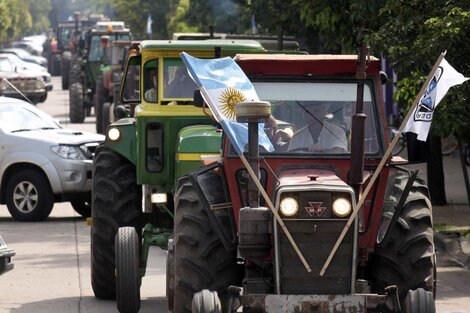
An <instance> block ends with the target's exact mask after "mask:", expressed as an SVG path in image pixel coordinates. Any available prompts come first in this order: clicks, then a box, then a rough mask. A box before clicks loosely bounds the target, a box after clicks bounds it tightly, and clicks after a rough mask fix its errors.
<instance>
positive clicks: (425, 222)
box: [371, 179, 436, 304]
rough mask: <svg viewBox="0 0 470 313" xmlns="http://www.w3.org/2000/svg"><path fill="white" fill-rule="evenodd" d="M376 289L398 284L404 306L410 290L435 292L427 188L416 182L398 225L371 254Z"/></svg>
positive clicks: (393, 225)
mask: <svg viewBox="0 0 470 313" xmlns="http://www.w3.org/2000/svg"><path fill="white" fill-rule="evenodd" d="M371 261H372V264H371V274H372V277H371V279H372V282H373V289H374V291H375V292H382V291H383V290H384V288H385V287H387V286H391V285H396V286H397V287H398V292H399V296H400V301H401V303H402V304H403V303H404V300H405V298H406V296H407V294H408V291H409V290H415V289H418V288H423V289H424V290H427V291H430V292H431V294H432V293H433V292H434V291H435V288H436V286H435V283H436V282H435V266H436V264H435V252H434V241H433V229H432V208H431V201H430V200H429V192H428V188H427V187H426V186H425V184H424V182H423V181H422V180H420V179H417V180H416V181H415V182H414V183H413V186H412V188H411V190H410V193H409V195H408V197H407V199H406V201H405V205H404V207H403V210H402V211H401V214H400V216H399V218H398V219H397V221H396V223H394V224H390V225H389V228H388V231H387V236H386V237H385V239H384V240H383V241H382V242H381V243H380V244H378V245H377V246H376V250H375V252H374V254H373V255H372V260H371Z"/></svg>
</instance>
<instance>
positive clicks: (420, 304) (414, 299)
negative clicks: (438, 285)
mask: <svg viewBox="0 0 470 313" xmlns="http://www.w3.org/2000/svg"><path fill="white" fill-rule="evenodd" d="M402 311H403V312H405V313H436V303H435V301H434V297H433V295H432V293H431V292H429V291H426V290H424V289H422V288H418V289H416V290H410V291H408V295H407V296H406V299H405V306H404V308H403V310H402Z"/></svg>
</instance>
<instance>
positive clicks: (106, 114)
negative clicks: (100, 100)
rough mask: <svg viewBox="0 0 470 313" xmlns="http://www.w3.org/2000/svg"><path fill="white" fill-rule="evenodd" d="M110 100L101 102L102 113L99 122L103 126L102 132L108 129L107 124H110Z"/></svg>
mask: <svg viewBox="0 0 470 313" xmlns="http://www.w3.org/2000/svg"><path fill="white" fill-rule="evenodd" d="M111 107H112V106H111V102H105V103H104V104H103V115H102V118H101V121H102V122H101V123H102V125H103V126H102V127H103V134H104V133H106V129H108V126H109V125H110V124H111V119H110V114H112V112H111V111H110V110H111Z"/></svg>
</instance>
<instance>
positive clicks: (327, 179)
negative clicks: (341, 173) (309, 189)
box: [278, 168, 348, 188]
mask: <svg viewBox="0 0 470 313" xmlns="http://www.w3.org/2000/svg"><path fill="white" fill-rule="evenodd" d="M278 179H279V183H280V184H279V188H282V187H285V186H294V185H295V186H309V185H320V186H321V185H324V186H327V185H328V186H332V185H333V186H343V187H346V186H348V185H347V184H346V183H345V182H344V181H342V180H341V179H340V178H339V177H338V175H337V174H336V173H335V172H334V171H333V170H331V169H319V168H298V169H286V170H282V171H281V172H280V173H279V176H278Z"/></svg>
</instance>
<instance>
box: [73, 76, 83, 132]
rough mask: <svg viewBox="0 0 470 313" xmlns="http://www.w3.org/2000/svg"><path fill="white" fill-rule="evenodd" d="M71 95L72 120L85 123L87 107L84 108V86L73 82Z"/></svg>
mask: <svg viewBox="0 0 470 313" xmlns="http://www.w3.org/2000/svg"><path fill="white" fill-rule="evenodd" d="M69 97H70V100H69V101H70V108H69V117H70V122H72V123H83V121H84V120H85V109H84V108H83V86H82V84H81V83H73V84H72V85H70V90H69Z"/></svg>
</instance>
